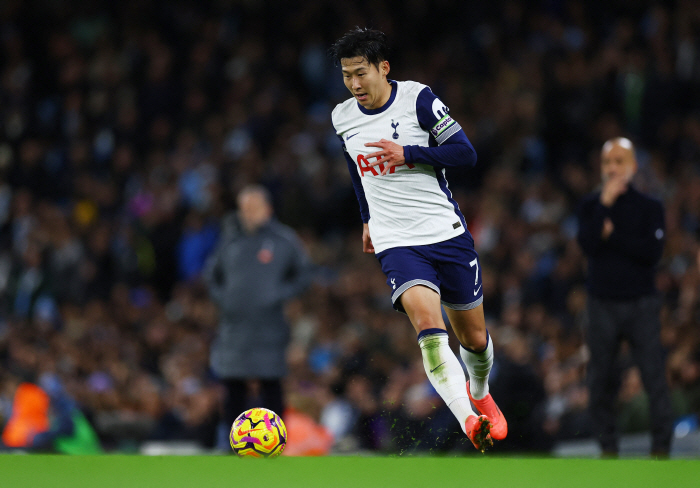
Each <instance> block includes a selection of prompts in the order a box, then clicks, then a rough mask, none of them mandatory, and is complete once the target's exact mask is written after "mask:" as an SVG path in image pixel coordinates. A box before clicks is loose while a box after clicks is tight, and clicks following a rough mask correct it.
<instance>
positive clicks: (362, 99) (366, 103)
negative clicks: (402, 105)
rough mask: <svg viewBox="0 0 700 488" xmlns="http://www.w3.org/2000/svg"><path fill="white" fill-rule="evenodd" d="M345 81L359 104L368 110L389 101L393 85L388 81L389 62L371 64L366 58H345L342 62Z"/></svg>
mask: <svg viewBox="0 0 700 488" xmlns="http://www.w3.org/2000/svg"><path fill="white" fill-rule="evenodd" d="M340 65H341V68H342V69H341V70H342V72H343V81H344V82H345V86H346V87H348V90H350V93H352V96H354V97H355V99H356V100H357V102H358V103H359V104H360V105H362V106H363V107H364V108H367V109H376V108H380V107H381V106H383V105H384V104H385V103H386V102H388V101H389V97H390V96H391V85H390V84H389V83H388V82H387V80H386V75H387V74H389V62H388V61H381V62H380V63H379V64H378V65H373V64H370V63H369V61H367V60H366V59H365V58H363V57H361V56H358V57H355V58H343V59H341V60H340Z"/></svg>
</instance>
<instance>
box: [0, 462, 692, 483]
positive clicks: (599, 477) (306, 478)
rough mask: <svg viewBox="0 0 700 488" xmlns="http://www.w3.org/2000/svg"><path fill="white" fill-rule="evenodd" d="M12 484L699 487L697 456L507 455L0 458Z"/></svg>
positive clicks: (3, 475)
mask: <svg viewBox="0 0 700 488" xmlns="http://www.w3.org/2000/svg"><path fill="white" fill-rule="evenodd" d="M0 486H2V487H3V488H14V487H33V488H34V487H37V488H43V487H51V488H60V487H71V488H80V487H90V488H92V487H99V488H111V487H115V488H126V487H128V488H141V487H144V488H151V487H153V488H156V487H167V488H178V487H207V488H209V487H216V486H231V487H254V488H267V487H290V488H291V487H301V488H315V487H323V488H343V487H352V488H360V487H375V486H376V487H382V488H388V487H401V488H411V487H420V488H428V487H435V488H442V487H445V488H447V487H460V488H464V487H469V486H477V487H485V488H491V487H500V486H503V487H509V488H511V487H513V488H526V487H537V488H548V487H557V488H562V487H563V488H577V487H596V488H600V487H608V486H611V487H615V488H623V487H634V488H639V487H672V488H680V487H691V486H693V487H697V486H700V461H698V460H671V461H654V460H641V459H640V460H633V459H622V460H593V459H542V458H504V457H488V456H479V457H465V458H438V457H350V456H349V457H323V458H291V457H283V458H279V459H271V460H264V459H263V460H258V459H238V458H235V457H233V456H182V457H175V456H172V457H171V456H153V457H150V456H127V455H104V456H75V457H68V456H52V455H2V456H0Z"/></svg>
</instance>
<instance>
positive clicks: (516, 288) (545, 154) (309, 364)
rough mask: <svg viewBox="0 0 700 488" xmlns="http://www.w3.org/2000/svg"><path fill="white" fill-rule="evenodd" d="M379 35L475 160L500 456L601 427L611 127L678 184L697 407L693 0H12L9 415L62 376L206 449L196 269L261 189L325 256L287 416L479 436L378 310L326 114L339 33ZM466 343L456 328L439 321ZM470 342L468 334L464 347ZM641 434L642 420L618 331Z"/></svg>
mask: <svg viewBox="0 0 700 488" xmlns="http://www.w3.org/2000/svg"><path fill="white" fill-rule="evenodd" d="M355 25H361V26H365V25H368V26H372V27H375V28H379V29H382V30H384V31H385V32H386V33H387V34H388V36H389V39H390V41H391V42H392V46H393V50H394V52H393V56H392V58H391V59H390V63H391V68H392V71H391V74H390V77H393V78H396V79H402V80H403V79H410V80H416V81H420V82H422V83H425V84H427V85H429V86H431V88H432V89H433V91H434V92H435V93H436V94H437V95H438V96H440V97H441V98H442V99H443V100H444V101H445V102H446V103H447V104H448V106H449V107H450V110H451V114H452V116H453V117H454V118H455V119H456V120H457V121H458V122H459V123H460V124H461V125H462V127H463V128H464V130H465V132H466V133H467V135H468V137H469V138H470V140H471V142H472V143H473V145H474V147H475V149H476V151H477V154H478V162H477V166H476V168H474V169H469V170H463V171H458V170H455V171H452V172H448V180H449V182H450V187H451V189H452V191H453V193H454V195H455V198H456V200H457V201H458V203H459V204H460V208H461V209H462V211H463V212H464V214H465V217H466V219H467V222H468V226H469V229H470V230H471V232H472V234H473V235H474V238H475V242H476V249H477V251H478V252H479V254H480V257H481V261H482V266H483V268H482V274H483V282H484V297H485V298H484V307H485V312H486V317H487V325H488V328H489V331H490V332H491V334H492V336H493V338H494V344H495V347H496V356H495V358H496V363H495V366H494V370H493V373H492V375H491V391H492V393H493V394H494V397H495V398H496V400H497V401H498V403H499V405H500V406H501V408H502V410H503V411H504V413H505V415H506V417H507V418H508V421H509V424H510V426H511V429H510V430H511V435H510V436H509V438H508V439H507V440H506V441H504V442H503V443H502V448H503V449H534V450H543V451H546V450H548V449H550V448H551V447H552V445H553V444H554V443H555V442H557V441H559V440H565V439H573V438H581V437H586V436H587V435H589V429H590V428H589V425H590V419H589V418H588V416H587V413H586V405H587V401H588V397H587V395H588V393H587V389H586V386H585V366H586V363H587V360H588V353H587V349H586V347H585V346H584V342H583V333H582V331H583V330H584V328H585V325H586V320H587V318H586V312H585V303H586V290H585V276H584V268H585V266H584V264H585V263H584V259H583V256H582V252H581V250H580V248H579V247H578V245H577V243H576V242H575V235H576V230H577V221H576V208H577V204H578V202H579V201H580V199H581V197H582V196H583V195H585V194H586V193H588V192H590V191H593V190H594V189H595V187H596V185H597V182H598V181H599V175H598V164H599V151H600V147H601V145H602V143H603V142H604V141H605V140H606V139H608V138H610V137H614V136H620V135H623V136H627V137H629V138H631V139H632V140H633V141H634V142H635V143H636V144H637V150H638V153H637V156H638V159H639V163H640V172H639V174H638V178H637V180H636V183H635V184H636V185H637V187H638V188H639V189H641V190H642V191H645V192H648V193H650V194H652V195H654V196H656V197H658V198H660V199H662V200H663V202H664V204H665V208H666V226H667V233H666V235H667V243H666V249H665V252H664V257H663V259H662V262H661V265H660V269H659V274H658V280H657V281H658V287H659V290H660V292H661V294H662V296H663V298H664V307H663V311H662V324H663V330H662V340H663V345H664V348H665V350H666V352H667V364H668V377H669V381H670V385H671V388H672V392H673V403H674V410H675V414H676V415H677V417H678V418H681V417H684V416H692V415H695V416H697V415H698V414H699V413H700V329H699V327H698V324H700V263H699V260H700V255H699V249H700V245H699V242H700V6H699V5H698V3H697V2H696V1H693V0H677V1H674V2H650V1H628V0H608V1H605V2H602V1H599V0H594V1H585V2H584V1H583V0H568V1H564V0H561V1H558V0H553V1H534V0H525V1H499V2H476V4H474V3H473V2H459V1H453V0H441V1H435V2H427V1H421V0H409V1H398V0H388V1H384V2H364V1H360V2H333V1H330V0H319V1H315V2H301V3H300V4H298V5H297V4H295V3H294V2H275V1H272V0H268V1H264V0H240V1H236V0H221V1H212V2H207V1H198V2H195V1H190V0H183V1H179V2H159V1H156V0H152V1H141V0H130V1H125V2H116V3H115V2H107V1H102V2H100V1H97V2H88V4H85V3H84V2H83V3H81V2H51V1H41V0H34V1H24V0H6V1H3V2H2V3H0V226H1V228H2V230H1V232H0V425H2V422H3V419H5V420H6V419H7V416H8V411H9V408H10V404H11V401H12V394H13V392H14V389H15V388H16V386H17V384H18V383H19V382H21V381H34V382H39V383H40V382H41V381H42V380H43V381H46V380H47V378H50V379H51V380H52V381H59V382H60V383H61V384H62V385H63V387H64V388H65V391H66V392H68V394H70V396H71V397H72V398H73V399H74V400H75V401H76V402H77V404H78V405H80V408H81V409H82V411H83V412H84V413H85V415H86V417H87V418H88V419H89V421H90V422H91V423H92V425H93V426H94V427H95V429H96V431H97V433H98V435H99V436H100V439H101V440H102V442H103V444H104V445H105V446H106V447H107V448H108V449H124V450H128V449H132V448H135V447H136V446H138V444H139V443H140V442H143V441H145V440H157V439H159V440H171V439H189V440H195V441H197V442H200V443H201V444H202V445H204V446H207V447H212V446H214V445H216V432H217V428H216V426H217V423H218V422H219V418H220V408H221V407H220V405H221V395H222V391H221V389H220V387H219V385H218V383H217V379H216V378H215V377H214V376H213V375H212V373H211V371H210V369H209V352H208V351H209V345H210V343H211V340H212V339H213V337H214V334H215V332H216V327H217V310H216V307H215V306H214V305H213V303H212V302H211V301H210V300H209V297H208V296H207V292H206V288H205V287H204V285H203V284H202V280H201V276H200V274H201V270H202V267H203V265H204V262H205V261H206V258H207V256H208V255H209V253H210V252H211V250H212V249H213V248H214V247H215V245H216V242H217V238H218V235H219V224H220V220H221V218H222V217H223V215H225V214H226V212H229V211H232V210H235V209H234V206H233V202H234V201H235V198H234V197H235V195H236V193H237V191H238V190H239V189H240V188H242V187H243V186H245V185H247V184H250V183H260V184H263V185H264V186H265V187H267V188H268V189H269V190H270V192H271V193H272V195H273V199H274V204H275V209H276V213H277V216H278V218H279V220H280V221H282V222H283V223H285V224H287V225H290V226H292V227H293V228H295V230H297V231H298V232H299V234H300V235H301V237H302V239H303V240H304V243H305V245H306V247H307V250H308V252H309V254H310V255H311V257H312V259H313V261H314V263H315V265H316V268H317V270H316V275H315V276H316V277H315V281H314V284H313V286H312V288H311V289H310V290H309V291H308V292H307V293H306V294H305V295H304V296H303V297H301V298H299V299H297V300H294V301H292V302H291V303H290V304H289V306H288V310H287V313H288V317H289V321H290V324H291V329H292V330H291V333H292V344H291V346H290V348H289V351H288V363H289V368H290V373H289V375H288V377H287V379H286V380H285V388H286V390H285V391H286V396H287V401H288V404H289V406H290V408H291V409H294V410H295V411H298V412H303V413H304V414H306V415H308V416H310V417H312V418H313V419H314V420H315V421H316V422H318V423H320V424H321V425H323V426H324V427H325V428H326V429H328V431H329V432H330V433H331V434H332V435H333V436H334V439H335V447H334V449H336V450H337V451H354V450H358V449H372V450H382V451H386V452H406V451H412V450H421V449H432V450H436V451H440V450H461V449H464V450H465V451H466V450H467V447H469V446H467V445H466V444H465V443H464V440H463V439H462V436H461V435H459V433H460V429H459V426H458V425H457V424H456V423H454V421H453V419H452V417H451V414H450V413H449V411H448V410H447V409H446V408H445V407H444V405H443V404H442V403H441V400H440V398H439V397H438V396H437V394H436V393H435V392H434V391H433V390H432V388H431V386H430V384H429V383H428V381H427V379H426V377H425V373H424V371H423V365H422V361H421V356H420V352H419V349H418V347H417V344H416V338H415V334H414V332H413V330H412V328H411V326H410V324H409V322H408V319H407V318H406V317H405V316H403V315H401V314H398V313H396V312H394V311H393V310H392V308H391V301H390V298H389V296H390V294H389V291H390V290H389V289H388V287H387V286H386V283H385V278H384V276H383V274H382V273H381V270H380V268H379V265H378V263H377V262H376V260H375V259H374V258H373V257H372V256H367V255H364V254H362V249H361V247H362V246H361V221H360V217H359V210H358V205H357V202H356V199H355V195H354V192H353V188H352V185H351V181H350V178H349V175H348V171H347V166H346V164H345V161H344V159H343V155H342V152H341V148H340V144H339V143H338V141H337V138H336V136H335V134H334V131H333V128H332V126H331V123H330V112H331V110H332V108H333V107H334V105H335V104H336V103H338V102H340V101H342V100H344V99H346V98H347V97H348V94H347V92H346V89H345V87H344V86H343V84H342V79H341V76H340V74H339V73H338V68H337V67H335V66H333V64H332V62H331V61H330V60H329V58H328V57H327V55H326V49H327V47H328V46H329V44H330V43H331V42H332V41H333V40H334V39H335V38H337V37H339V36H340V35H342V34H343V33H344V32H345V31H346V30H348V29H350V28H352V27H354V26H355ZM452 339H454V337H452ZM456 344H457V343H456V342H454V345H456ZM620 368H622V369H623V370H624V383H623V385H624V386H623V389H622V392H621V395H620V398H619V399H611V401H618V402H620V403H621V405H622V406H623V408H622V415H623V416H624V422H623V427H624V430H626V431H637V430H644V429H646V428H647V427H646V426H647V424H646V422H647V416H648V413H647V411H646V402H645V400H644V393H643V389H642V387H641V383H640V380H639V374H638V372H637V370H636V369H635V368H631V367H629V360H628V358H627V356H626V353H625V351H624V350H623V352H622V355H621V359H620Z"/></svg>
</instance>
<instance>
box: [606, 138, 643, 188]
mask: <svg viewBox="0 0 700 488" xmlns="http://www.w3.org/2000/svg"><path fill="white" fill-rule="evenodd" d="M636 172H637V161H636V159H635V158H634V152H633V151H632V150H631V149H628V148H625V147H622V146H620V145H619V144H613V145H612V146H611V147H610V149H608V150H607V151H603V153H602V154H601V164H600V175H601V178H602V179H603V182H606V181H608V180H611V179H614V178H620V179H622V180H623V181H624V182H625V183H629V182H630V180H632V177H633V176H634V174H635V173H636Z"/></svg>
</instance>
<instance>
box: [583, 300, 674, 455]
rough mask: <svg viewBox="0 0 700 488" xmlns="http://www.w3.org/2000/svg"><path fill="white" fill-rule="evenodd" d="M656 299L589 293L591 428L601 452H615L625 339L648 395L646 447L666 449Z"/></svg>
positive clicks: (667, 420) (666, 406) (668, 425)
mask: <svg viewBox="0 0 700 488" xmlns="http://www.w3.org/2000/svg"><path fill="white" fill-rule="evenodd" d="M660 309H661V300H660V299H659V298H658V297H656V296H653V295H652V296H645V297H641V298H636V299H630V300H606V299H600V298H596V297H589V299H588V312H589V322H590V323H589V329H588V345H589V348H590V352H591V358H590V361H589V362H588V387H589V391H590V411H591V417H592V419H593V424H594V425H593V429H594V432H595V433H596V434H597V436H598V441H599V442H600V446H601V448H602V449H603V451H604V452H607V453H616V452H617V451H618V433H617V427H616V412H615V404H616V402H617V395H618V391H619V389H620V383H621V369H620V368H619V367H618V363H617V358H618V353H619V351H620V345H621V342H622V340H623V339H624V340H627V341H628V342H629V345H630V349H631V352H632V358H633V360H634V362H635V364H636V365H637V367H638V368H639V372H640V373H641V377H642V383H643V384H644V389H645V390H646V392H647V395H648V396H649V406H650V409H649V412H650V416H651V436H652V446H651V450H652V452H654V453H659V454H662V453H668V452H669V450H670V447H671V436H672V434H673V412H672V409H671V399H670V395H669V391H668V385H667V383H666V364H665V357H664V351H663V349H662V347H661V339H660V330H661V323H660V321H659V312H660Z"/></svg>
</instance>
